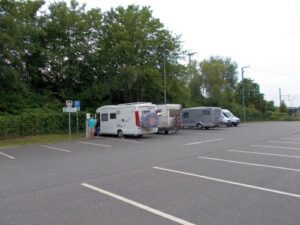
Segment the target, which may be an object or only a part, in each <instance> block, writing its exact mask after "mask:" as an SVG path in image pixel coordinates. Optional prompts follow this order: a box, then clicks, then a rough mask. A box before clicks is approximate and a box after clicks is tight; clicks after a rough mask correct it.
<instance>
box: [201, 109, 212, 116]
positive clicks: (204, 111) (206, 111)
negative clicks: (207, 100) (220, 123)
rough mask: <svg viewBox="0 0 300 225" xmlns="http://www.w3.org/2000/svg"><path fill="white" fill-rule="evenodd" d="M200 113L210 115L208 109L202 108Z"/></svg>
mask: <svg viewBox="0 0 300 225" xmlns="http://www.w3.org/2000/svg"><path fill="white" fill-rule="evenodd" d="M202 115H210V111H209V110H203V111H202Z"/></svg>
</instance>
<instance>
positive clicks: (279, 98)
mask: <svg viewBox="0 0 300 225" xmlns="http://www.w3.org/2000/svg"><path fill="white" fill-rule="evenodd" d="M280 106H281V88H279V107H280Z"/></svg>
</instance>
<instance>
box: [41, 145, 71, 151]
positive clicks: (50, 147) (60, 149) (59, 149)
mask: <svg viewBox="0 0 300 225" xmlns="http://www.w3.org/2000/svg"><path fill="white" fill-rule="evenodd" d="M40 146H41V147H44V148H49V149H54V150H57V151H62V152H71V151H70V150H67V149H63V148H55V147H52V146H48V145H40Z"/></svg>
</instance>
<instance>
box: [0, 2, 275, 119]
mask: <svg viewBox="0 0 300 225" xmlns="http://www.w3.org/2000/svg"><path fill="white" fill-rule="evenodd" d="M187 54H188V52H187V51H185V50H184V49H183V46H182V41H181V37H180V35H175V34H173V33H172V32H171V31H169V30H168V29H166V27H165V26H164V24H163V23H162V22H161V21H160V20H159V19H158V18H154V17H153V14H152V11H151V8H150V7H145V6H143V7H140V6H137V5H130V6H128V7H122V6H120V7H117V8H112V9H110V10H109V11H106V12H102V11H101V9H99V8H92V9H89V10H87V9H86V8H85V5H80V4H79V3H78V2H77V1H75V0H71V1H70V2H69V3H66V2H63V1H60V2H54V3H51V4H49V5H47V6H46V4H45V2H44V1H41V0H37V1H30V0H22V1H16V0H2V1H1V2H0V96H1V98H0V114H2V115H3V114H20V113H21V112H24V111H30V110H31V109H36V108H42V109H45V110H61V108H62V106H63V105H64V102H65V100H66V99H78V100H81V108H82V109H83V110H87V111H88V110H92V111H94V110H95V108H97V107H99V106H101V105H105V104H118V103H124V102H141V101H142V102H147V101H150V102H153V103H164V94H163V93H164V88H165V87H164V74H165V75H166V80H167V85H166V89H167V102H168V103H180V104H182V105H183V106H184V107H191V106H199V105H209V106H219V107H226V108H229V109H231V110H233V111H234V112H236V113H237V114H239V112H240V111H241V107H242V93H243V84H242V83H241V82H239V81H238V65H237V63H236V62H234V61H232V59H230V58H226V57H211V58H209V59H205V60H203V61H201V62H197V61H191V62H190V63H189V64H188V65H185V64H183V63H182V62H183V60H184V59H185V58H186V56H187ZM244 93H245V98H244V99H245V105H246V106H247V110H250V111H251V110H252V111H253V112H255V113H266V112H267V111H274V103H273V102H268V101H266V100H264V95H263V94H262V93H261V92H260V89H259V84H257V83H255V82H254V81H253V80H251V79H244Z"/></svg>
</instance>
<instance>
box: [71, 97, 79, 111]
mask: <svg viewBox="0 0 300 225" xmlns="http://www.w3.org/2000/svg"><path fill="white" fill-rule="evenodd" d="M73 108H76V109H77V110H78V111H79V110H80V101H79V100H75V101H73Z"/></svg>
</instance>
